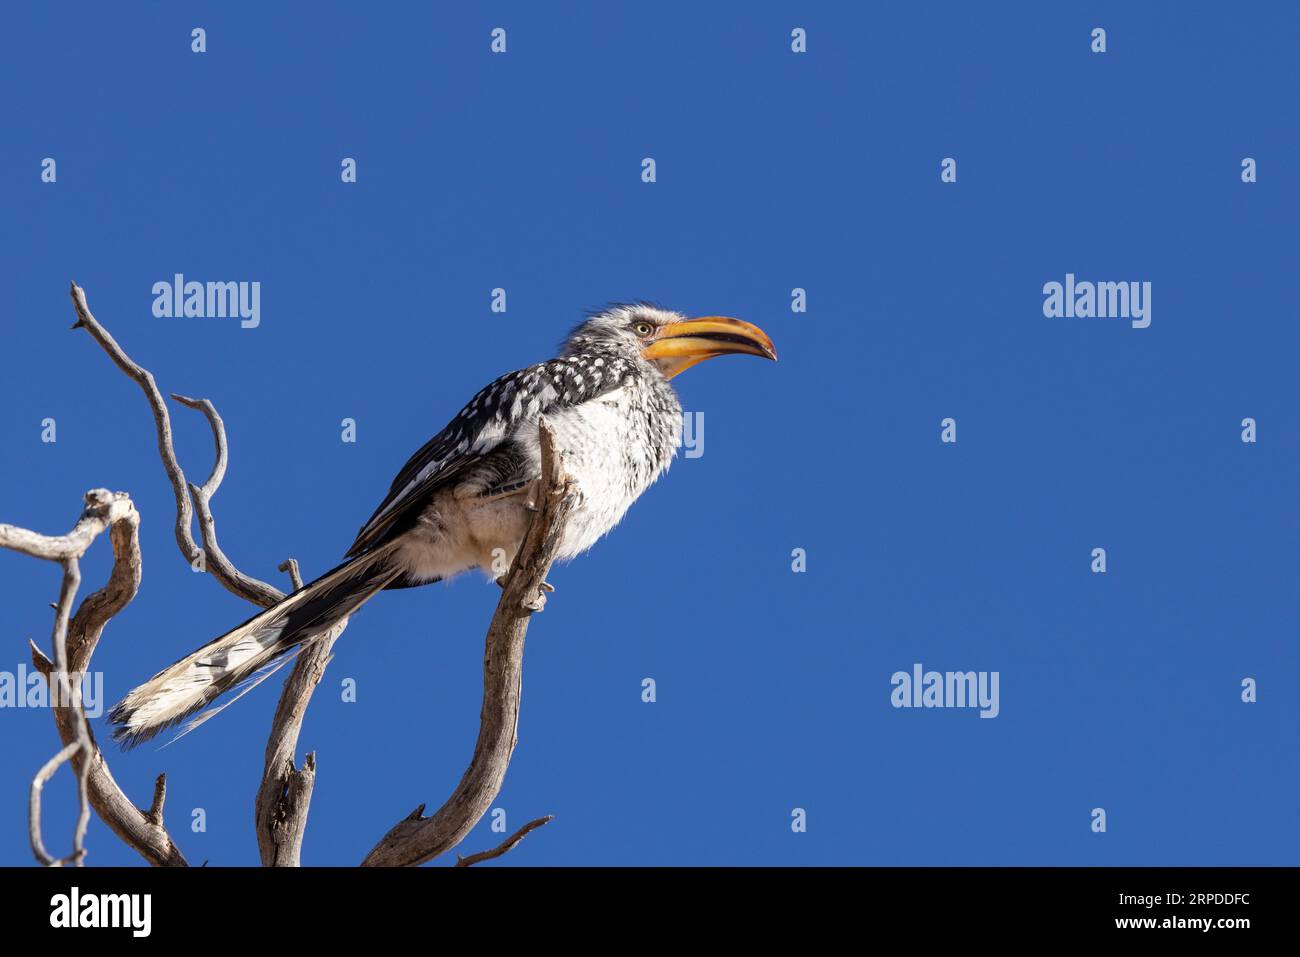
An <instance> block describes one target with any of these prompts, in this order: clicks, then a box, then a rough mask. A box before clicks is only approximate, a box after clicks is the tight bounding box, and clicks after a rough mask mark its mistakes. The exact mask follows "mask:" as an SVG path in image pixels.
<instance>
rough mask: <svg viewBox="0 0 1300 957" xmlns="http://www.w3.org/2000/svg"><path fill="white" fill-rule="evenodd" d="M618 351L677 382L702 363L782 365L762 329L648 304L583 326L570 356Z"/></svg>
mask: <svg viewBox="0 0 1300 957" xmlns="http://www.w3.org/2000/svg"><path fill="white" fill-rule="evenodd" d="M606 349H607V350H613V351H616V352H618V353H619V354H621V355H626V356H628V357H629V358H630V357H634V356H635V357H640V358H641V359H644V360H645V361H646V362H649V363H650V364H651V365H653V366H654V367H655V368H657V369H658V370H659V372H660V373H662V374H663V376H664V378H665V379H671V378H672V377H673V376H675V375H677V374H678V373H679V372H684V371H686V370H687V369H689V368H690V367H691V366H693V365H695V364H696V363H697V362H703V361H704V360H705V359H712V358H714V357H715V356H723V355H727V354H729V353H738V354H740V355H747V356H760V357H762V358H764V359H771V360H772V361H774V362H775V361H776V349H775V347H774V346H773V345H772V340H771V339H769V338H768V336H767V333H766V332H764V331H763V330H762V329H760V328H758V326H755V325H751V324H750V323H748V322H742V321H741V320H739V319H729V318H727V317H726V316H700V317H697V318H694V319H691V318H687V317H686V316H683V315H682V314H681V313H679V312H673V311H672V310H669V309H660V308H659V307H657V306H651V305H648V304H646V303H631V304H627V305H617V306H610V307H608V308H606V309H603V310H601V311H600V312H598V313H595V314H594V315H592V316H591V317H589V318H588V319H587V321H586V322H584V323H582V325H580V326H578V328H577V329H575V330H574V331H573V334H572V335H570V336H569V338H568V341H567V342H565V344H564V352H565V354H566V355H572V354H575V353H579V352H588V351H592V350H606Z"/></svg>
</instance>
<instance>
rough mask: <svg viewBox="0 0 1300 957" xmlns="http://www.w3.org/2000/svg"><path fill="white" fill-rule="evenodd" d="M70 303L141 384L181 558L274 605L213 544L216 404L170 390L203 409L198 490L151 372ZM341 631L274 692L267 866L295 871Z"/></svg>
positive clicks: (309, 651)
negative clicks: (314, 705) (327, 678)
mask: <svg viewBox="0 0 1300 957" xmlns="http://www.w3.org/2000/svg"><path fill="white" fill-rule="evenodd" d="M72 302H73V306H74V307H75V308H76V310H77V322H76V324H75V325H74V326H73V328H83V329H85V330H86V331H87V332H89V333H90V335H91V337H92V338H93V339H94V340H95V341H96V342H97V343H99V345H100V346H101V347H102V348H103V350H104V351H105V352H106V353H107V354H108V356H109V358H110V359H112V360H113V362H114V363H115V364H116V365H117V367H118V368H119V369H121V370H122V371H123V372H124V373H126V375H127V376H128V377H130V378H131V379H132V380H133V381H135V382H136V383H137V384H138V385H139V386H140V388H141V390H142V391H143V392H144V394H145V398H146V399H147V400H148V402H149V408H150V409H151V410H152V412H153V417H154V425H155V430H156V432H157V439H158V453H159V456H160V457H161V459H162V464H163V469H164V471H166V473H167V478H168V480H169V481H170V482H171V486H172V491H173V493H174V494H175V496H176V530H175V533H176V544H177V545H178V547H179V548H180V551H181V555H182V556H183V557H184V558H185V560H186V561H187V562H189V563H190V564H191V566H193V565H194V563H195V562H198V561H200V560H201V561H202V568H203V570H205V571H207V572H208V573H209V574H211V575H212V577H213V578H215V579H216V580H217V581H218V582H220V583H221V585H222V586H223V587H224V588H225V589H226V590H227V591H229V592H231V593H232V594H234V595H238V596H239V597H240V598H243V599H244V600H246V601H249V602H252V603H253V604H255V605H258V606H259V607H262V608H266V607H268V606H270V605H273V604H275V603H276V602H277V601H279V600H280V599H281V598H283V597H284V593H283V592H281V591H280V590H279V589H278V588H276V587H275V586H273V585H270V584H268V583H267V582H264V581H260V580H259V579H256V578H254V577H252V576H251V575H247V574H245V573H244V572H242V571H240V569H239V568H238V567H236V566H235V564H234V562H232V561H231V560H230V559H229V558H228V557H227V556H226V553H225V552H224V551H223V550H222V548H221V545H220V543H219V542H218V540H217V523H216V518H215V517H214V515H213V512H212V497H213V496H214V495H216V493H217V489H219V488H220V487H221V483H222V481H223V480H224V479H225V476H226V468H227V466H228V464H229V461H230V447H229V443H228V441H227V439H226V426H225V423H224V422H223V421H222V419H221V415H220V414H219V413H218V412H217V409H216V406H214V405H213V404H212V402H211V401H210V400H208V399H192V398H190V397H188V396H183V395H178V394H176V393H172V398H173V399H175V400H176V401H177V402H179V403H180V404H181V405H183V406H185V407H187V408H190V409H195V410H197V411H199V412H202V413H203V416H204V418H206V419H207V421H208V426H209V428H210V429H211V431H212V443H213V448H214V457H213V463H212V471H211V473H210V474H209V475H208V477H207V480H206V481H204V482H203V484H202V485H196V484H194V483H193V482H189V481H187V480H186V477H185V471H184V469H182V468H181V464H180V461H179V460H178V459H177V457H176V449H175V445H174V443H173V440H172V427H171V415H170V413H169V412H168V410H167V404H166V402H164V401H163V397H162V393H161V392H160V391H159V389H158V385H157V383H156V382H155V380H154V377H153V374H152V373H151V372H149V370H148V369H145V368H144V367H143V366H141V365H140V364H139V363H137V362H135V361H134V360H133V359H132V358H131V357H130V356H129V355H127V354H126V351H125V350H124V349H123V348H122V347H121V346H120V345H118V343H117V341H116V340H115V339H114V338H113V337H112V336H111V335H110V334H109V332H108V330H107V329H105V328H104V327H103V326H102V325H100V324H99V322H98V321H97V320H96V319H95V317H94V315H92V314H91V312H90V307H89V306H88V305H87V303H86V294H85V291H84V290H83V289H82V288H81V287H80V286H78V285H77V284H76V283H73V284H72ZM196 515H197V517H198V520H199V537H200V540H201V541H202V543H203V545H202V548H200V547H199V545H198V544H197V543H196V542H195V541H194V535H193V528H192V525H193V520H194V517H195V516H196ZM280 570H281V571H286V570H287V571H288V572H289V577H290V581H291V582H292V583H293V587H294V588H295V589H297V588H300V587H302V578H301V577H300V576H299V574H298V563H297V562H296V561H294V560H293V559H289V560H287V561H286V562H284V563H282V564H281V566H280ZM346 627H347V620H346V619H345V620H344V621H342V622H340V623H339V624H337V625H335V626H334V627H333V628H331V629H330V630H329V631H328V632H326V633H325V634H323V635H321V636H320V637H319V638H317V639H315V640H314V641H313V642H312V643H311V644H310V645H308V646H307V647H306V648H304V649H303V650H302V651H301V652H300V653H299V655H298V657H297V660H296V661H295V662H294V667H293V670H292V671H291V672H290V674H289V677H288V679H287V680H286V681H285V684H284V689H283V691H282V692H281V694H280V703H279V706H278V707H277V708H276V714H275V720H274V721H273V722H272V726H271V733H270V736H269V739H268V741H267V745H266V763H265V765H264V768H263V774H262V781H261V785H260V786H259V788H258V792H257V799H256V801H255V806H254V820H255V825H256V831H257V846H258V853H259V854H260V856H261V860H262V863H263V864H265V865H267V866H297V864H298V862H299V856H300V853H301V849H302V838H303V832H304V830H305V828H306V824H307V811H308V808H309V806H310V803H311V792H312V784H313V782H314V779H315V769H316V761H315V755H314V754H313V755H310V756H309V757H308V758H307V760H306V762H305V763H304V766H303V768H302V769H301V770H298V769H297V768H296V767H295V766H294V754H295V752H296V749H297V745H298V732H299V731H300V730H301V728H302V721H303V718H304V717H305V715H306V711H307V705H308V704H309V703H310V701H311V696H312V692H313V691H314V690H315V688H316V685H317V683H318V682H319V681H320V679H321V675H322V674H323V672H324V670H325V665H326V664H328V663H329V660H330V657H331V650H332V649H333V647H334V642H335V641H337V640H338V637H339V635H341V634H342V633H343V629H344V628H346Z"/></svg>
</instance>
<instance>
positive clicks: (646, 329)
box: [632, 321, 655, 339]
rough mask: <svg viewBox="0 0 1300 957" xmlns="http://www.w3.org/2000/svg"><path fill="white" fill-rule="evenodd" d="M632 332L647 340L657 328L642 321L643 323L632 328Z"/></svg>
mask: <svg viewBox="0 0 1300 957" xmlns="http://www.w3.org/2000/svg"><path fill="white" fill-rule="evenodd" d="M632 331H633V332H635V333H636V334H637V335H638V336H640V337H641V338H642V339H644V338H646V337H647V336H649V335H650V333H652V332H654V331H655V327H654V326H652V325H651V324H650V323H648V322H644V321H642V322H638V323H637V324H636V325H634V326H633V327H632Z"/></svg>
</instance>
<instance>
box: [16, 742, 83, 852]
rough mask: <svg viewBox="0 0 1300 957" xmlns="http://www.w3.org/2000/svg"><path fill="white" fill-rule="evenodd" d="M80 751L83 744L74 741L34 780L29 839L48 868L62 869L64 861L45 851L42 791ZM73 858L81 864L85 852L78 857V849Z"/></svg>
mask: <svg viewBox="0 0 1300 957" xmlns="http://www.w3.org/2000/svg"><path fill="white" fill-rule="evenodd" d="M80 749H81V742H80V741H73V742H72V743H71V744H69V745H68V746H67V747H65V748H64V749H63V750H62V751H60V752H59V753H58V754H56V755H55V756H54V757H52V758H50V759H49V760H48V761H46V762H45V763H44V764H43V765H41V769H40V770H39V771H37V772H36V776H35V777H34V778H32V787H31V793H30V795H29V796H28V799H27V833H28V838H29V839H30V840H31V842H32V853H33V854H35V855H36V859H37V860H38V861H40V862H41V863H42V864H44V865H45V866H46V867H60V866H62V865H63V863H64V861H63V860H62V859H60V858H56V857H54V856H52V855H51V854H50V852H49V851H47V850H46V849H45V842H44V841H43V840H41V789H42V788H44V787H45V782H46V781H48V780H49V779H50V777H51V776H52V775H53V774H54V772H55V771H57V770H58V769H59V768H60V767H62V766H63V765H64V764H65V763H67V761H68V759H69V758H71V757H72V755H73V754H74V753H75V752H76V751H78V750H80ZM73 856H74V858H75V859H76V860H77V863H80V862H81V857H82V856H84V850H83V853H82V854H81V855H78V854H77V853H76V849H74V851H73Z"/></svg>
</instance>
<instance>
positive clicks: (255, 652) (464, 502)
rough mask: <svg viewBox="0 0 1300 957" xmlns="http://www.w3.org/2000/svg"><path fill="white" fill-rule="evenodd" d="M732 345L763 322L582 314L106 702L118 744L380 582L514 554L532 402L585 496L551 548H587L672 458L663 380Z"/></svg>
mask: <svg viewBox="0 0 1300 957" xmlns="http://www.w3.org/2000/svg"><path fill="white" fill-rule="evenodd" d="M728 353H741V354H744V355H752V356H762V357H764V358H767V359H775V358H776V351H775V349H774V348H773V347H772V340H771V339H769V338H768V337H767V334H766V333H764V332H763V330H761V329H759V328H758V327H757V326H753V325H750V324H749V323H747V322H741V321H740V320H738V319H728V318H725V317H721V316H706V317H704V318H698V319H688V318H686V317H685V316H682V315H680V314H678V313H675V312H669V311H667V310H664V309H659V308H657V307H654V306H650V305H646V304H644V303H637V304H631V305H619V306H613V307H610V308H608V309H605V310H604V311H602V312H600V313H598V314H596V315H593V316H591V317H590V318H589V319H587V321H586V322H584V323H582V324H581V325H580V326H578V328H577V329H575V330H574V331H573V333H572V334H571V335H570V336H569V338H568V340H567V341H566V342H565V344H564V348H563V350H562V351H561V353H560V355H559V356H558V357H556V358H554V359H551V360H549V361H547V362H542V363H538V364H537V365H533V366H529V367H528V368H526V369H520V370H518V371H517V372H511V373H508V374H506V375H503V376H502V377H501V378H499V379H497V380H496V381H495V382H493V383H492V384H491V385H489V386H487V387H486V388H484V389H482V390H481V391H480V392H479V393H478V395H476V396H474V398H473V399H471V400H470V401H469V404H468V405H466V406H465V408H463V409H462V410H461V411H460V413H459V414H458V415H457V416H456V417H455V418H454V419H452V421H451V422H450V424H448V425H447V427H446V428H444V429H443V430H442V431H441V432H439V433H438V434H437V435H435V436H434V437H433V438H432V439H430V440H429V441H428V442H427V443H426V444H425V445H424V447H423V448H421V449H420V450H419V451H418V452H416V453H415V455H413V456H412V457H411V459H410V461H409V462H407V463H406V465H405V466H403V468H402V470H401V471H400V472H399V473H398V474H397V478H395V479H394V480H393V484H392V487H391V488H390V489H389V492H388V495H387V497H386V498H385V499H384V500H383V501H382V502H381V503H380V505H379V508H377V509H376V510H375V513H374V514H373V515H372V516H371V517H370V520H369V521H367V522H366V524H365V525H364V526H362V528H361V531H360V532H359V533H358V534H357V538H356V541H355V542H353V544H352V547H351V548H350V549H348V552H347V561H345V562H344V563H343V564H342V565H339V566H338V567H337V568H334V569H332V570H331V571H329V572H326V573H325V574H324V575H322V576H321V577H320V578H318V579H316V580H315V581H314V582H312V583H311V584H310V585H307V586H305V587H304V588H302V589H300V590H298V591H296V592H294V593H293V594H292V595H289V596H287V597H285V598H284V599H283V600H282V601H280V602H278V603H276V604H275V605H272V606H271V607H270V608H267V609H266V610H265V611H263V612H261V613H260V614H258V615H255V616H254V617H252V618H250V619H249V620H248V621H246V622H244V623H243V624H242V625H240V626H239V627H238V628H235V629H234V630H232V631H230V632H227V633H226V634H224V635H222V636H221V637H220V638H217V639H215V640H213V641H211V642H209V643H208V644H206V645H204V646H203V647H202V648H200V649H199V650H198V651H196V652H194V653H193V654H191V655H189V656H187V657H185V658H182V659H181V660H180V661H178V662H176V663H175V664H174V665H172V666H171V667H169V668H167V669H165V670H164V671H161V672H159V673H158V674H157V675H155V676H154V677H153V678H151V679H149V680H148V681H147V682H145V683H144V684H142V685H141V686H140V687H138V688H136V689H135V690H134V691H132V692H131V693H130V694H128V695H127V696H126V697H125V698H124V699H123V700H122V701H120V702H119V703H118V704H117V705H116V706H115V707H114V708H113V710H112V711H111V712H110V714H109V720H110V721H111V722H112V723H113V724H114V725H116V729H115V731H114V737H116V738H117V739H118V740H119V741H120V742H122V744H123V746H125V747H130V746H132V745H134V744H136V743H138V742H140V741H144V740H147V739H148V738H151V737H153V736H154V735H155V734H157V733H158V732H159V731H161V730H162V729H164V728H166V727H168V726H170V725H172V724H174V723H176V722H177V721H180V720H182V719H184V718H185V717H187V716H189V715H191V714H193V713H195V712H196V711H198V710H200V709H201V708H203V707H205V706H206V705H208V704H210V703H211V702H212V701H214V700H215V699H216V698H217V697H219V696H220V695H221V694H223V693H224V692H226V691H228V690H230V689H231V688H233V687H234V686H235V685H237V684H239V683H241V682H243V681H244V680H245V679H248V678H251V677H253V676H254V675H256V674H257V673H258V672H260V671H262V670H263V669H265V668H267V667H268V666H274V665H275V664H276V663H282V662H283V661H284V660H286V659H285V657H284V656H285V655H286V653H287V652H290V651H292V650H293V649H295V648H297V647H299V646H300V645H302V644H303V643H304V642H306V641H309V640H311V639H312V638H314V637H316V636H318V635H320V634H322V633H323V632H325V631H326V630H327V629H329V627H330V626H331V625H333V624H335V623H336V622H338V621H339V620H341V619H342V618H344V617H345V616H347V615H350V614H352V613H353V612H354V611H356V610H357V608H358V607H360V606H361V605H362V604H363V603H364V602H365V601H367V600H368V599H370V598H371V597H372V596H374V595H375V594H376V593H378V592H379V591H382V590H383V589H386V588H407V587H411V586H413V585H425V584H430V583H432V582H436V581H441V580H442V579H444V578H450V577H451V576H452V575H456V574H459V573H460V572H463V571H466V570H468V569H471V568H480V569H483V570H484V571H487V572H488V573H489V574H492V575H493V577H496V575H495V574H494V573H493V570H494V569H495V570H498V571H499V570H500V569H502V568H509V566H510V563H511V562H513V560H514V556H515V552H516V551H518V549H519V547H520V545H521V544H522V542H523V537H524V533H525V532H526V531H527V529H528V524H529V518H530V512H531V510H532V508H533V506H532V502H531V499H532V496H533V492H534V486H535V484H536V480H537V479H538V477H539V475H540V473H541V462H540V452H539V448H538V441H539V440H538V432H537V418H538V416H543V415H544V416H545V417H546V419H547V421H548V422H549V423H550V425H551V427H552V429H553V431H554V436H555V447H556V448H557V450H558V451H559V453H560V455H561V456H562V460H563V463H564V467H565V470H566V471H567V472H568V474H569V475H570V476H571V477H572V478H573V479H574V480H575V481H576V483H577V488H578V495H579V497H578V501H577V504H576V505H575V506H574V508H573V510H572V511H571V512H570V515H569V518H568V521H567V523H566V525H565V528H564V534H563V538H562V541H561V543H560V546H559V549H558V552H557V556H556V557H557V558H559V559H567V558H572V557H573V556H575V555H577V554H579V553H581V552H583V551H585V550H586V549H588V548H590V547H591V546H592V545H593V544H595V542H596V541H597V539H599V538H600V537H601V536H602V535H604V534H605V533H606V532H608V531H609V530H610V529H612V528H613V527H614V526H615V525H616V524H618V521H619V520H620V519H621V518H622V517H623V514H624V513H625V512H626V511H627V509H628V507H629V506H630V505H631V504H632V503H633V502H634V501H636V499H637V498H638V497H639V496H640V495H641V493H642V492H644V491H645V490H646V488H648V487H649V485H650V483H651V482H653V481H654V480H655V479H656V478H658V477H659V476H660V475H661V474H662V473H663V472H664V470H665V469H667V468H668V465H669V463H670V462H671V461H672V458H673V455H674V453H675V452H676V448H677V444H678V439H679V436H680V430H681V414H682V410H681V405H680V403H679V402H678V400H677V394H676V392H675V391H674V390H673V387H672V385H671V384H670V383H669V381H668V380H669V379H671V378H672V377H673V376H675V375H677V374H678V373H679V372H682V371H683V370H685V369H688V368H690V367H691V366H693V365H695V364H696V363H697V362H701V361H703V360H704V359H710V358H713V357H714V356H720V355H726V354H728ZM198 720H202V718H200V719H198ZM196 723H197V722H196Z"/></svg>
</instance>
